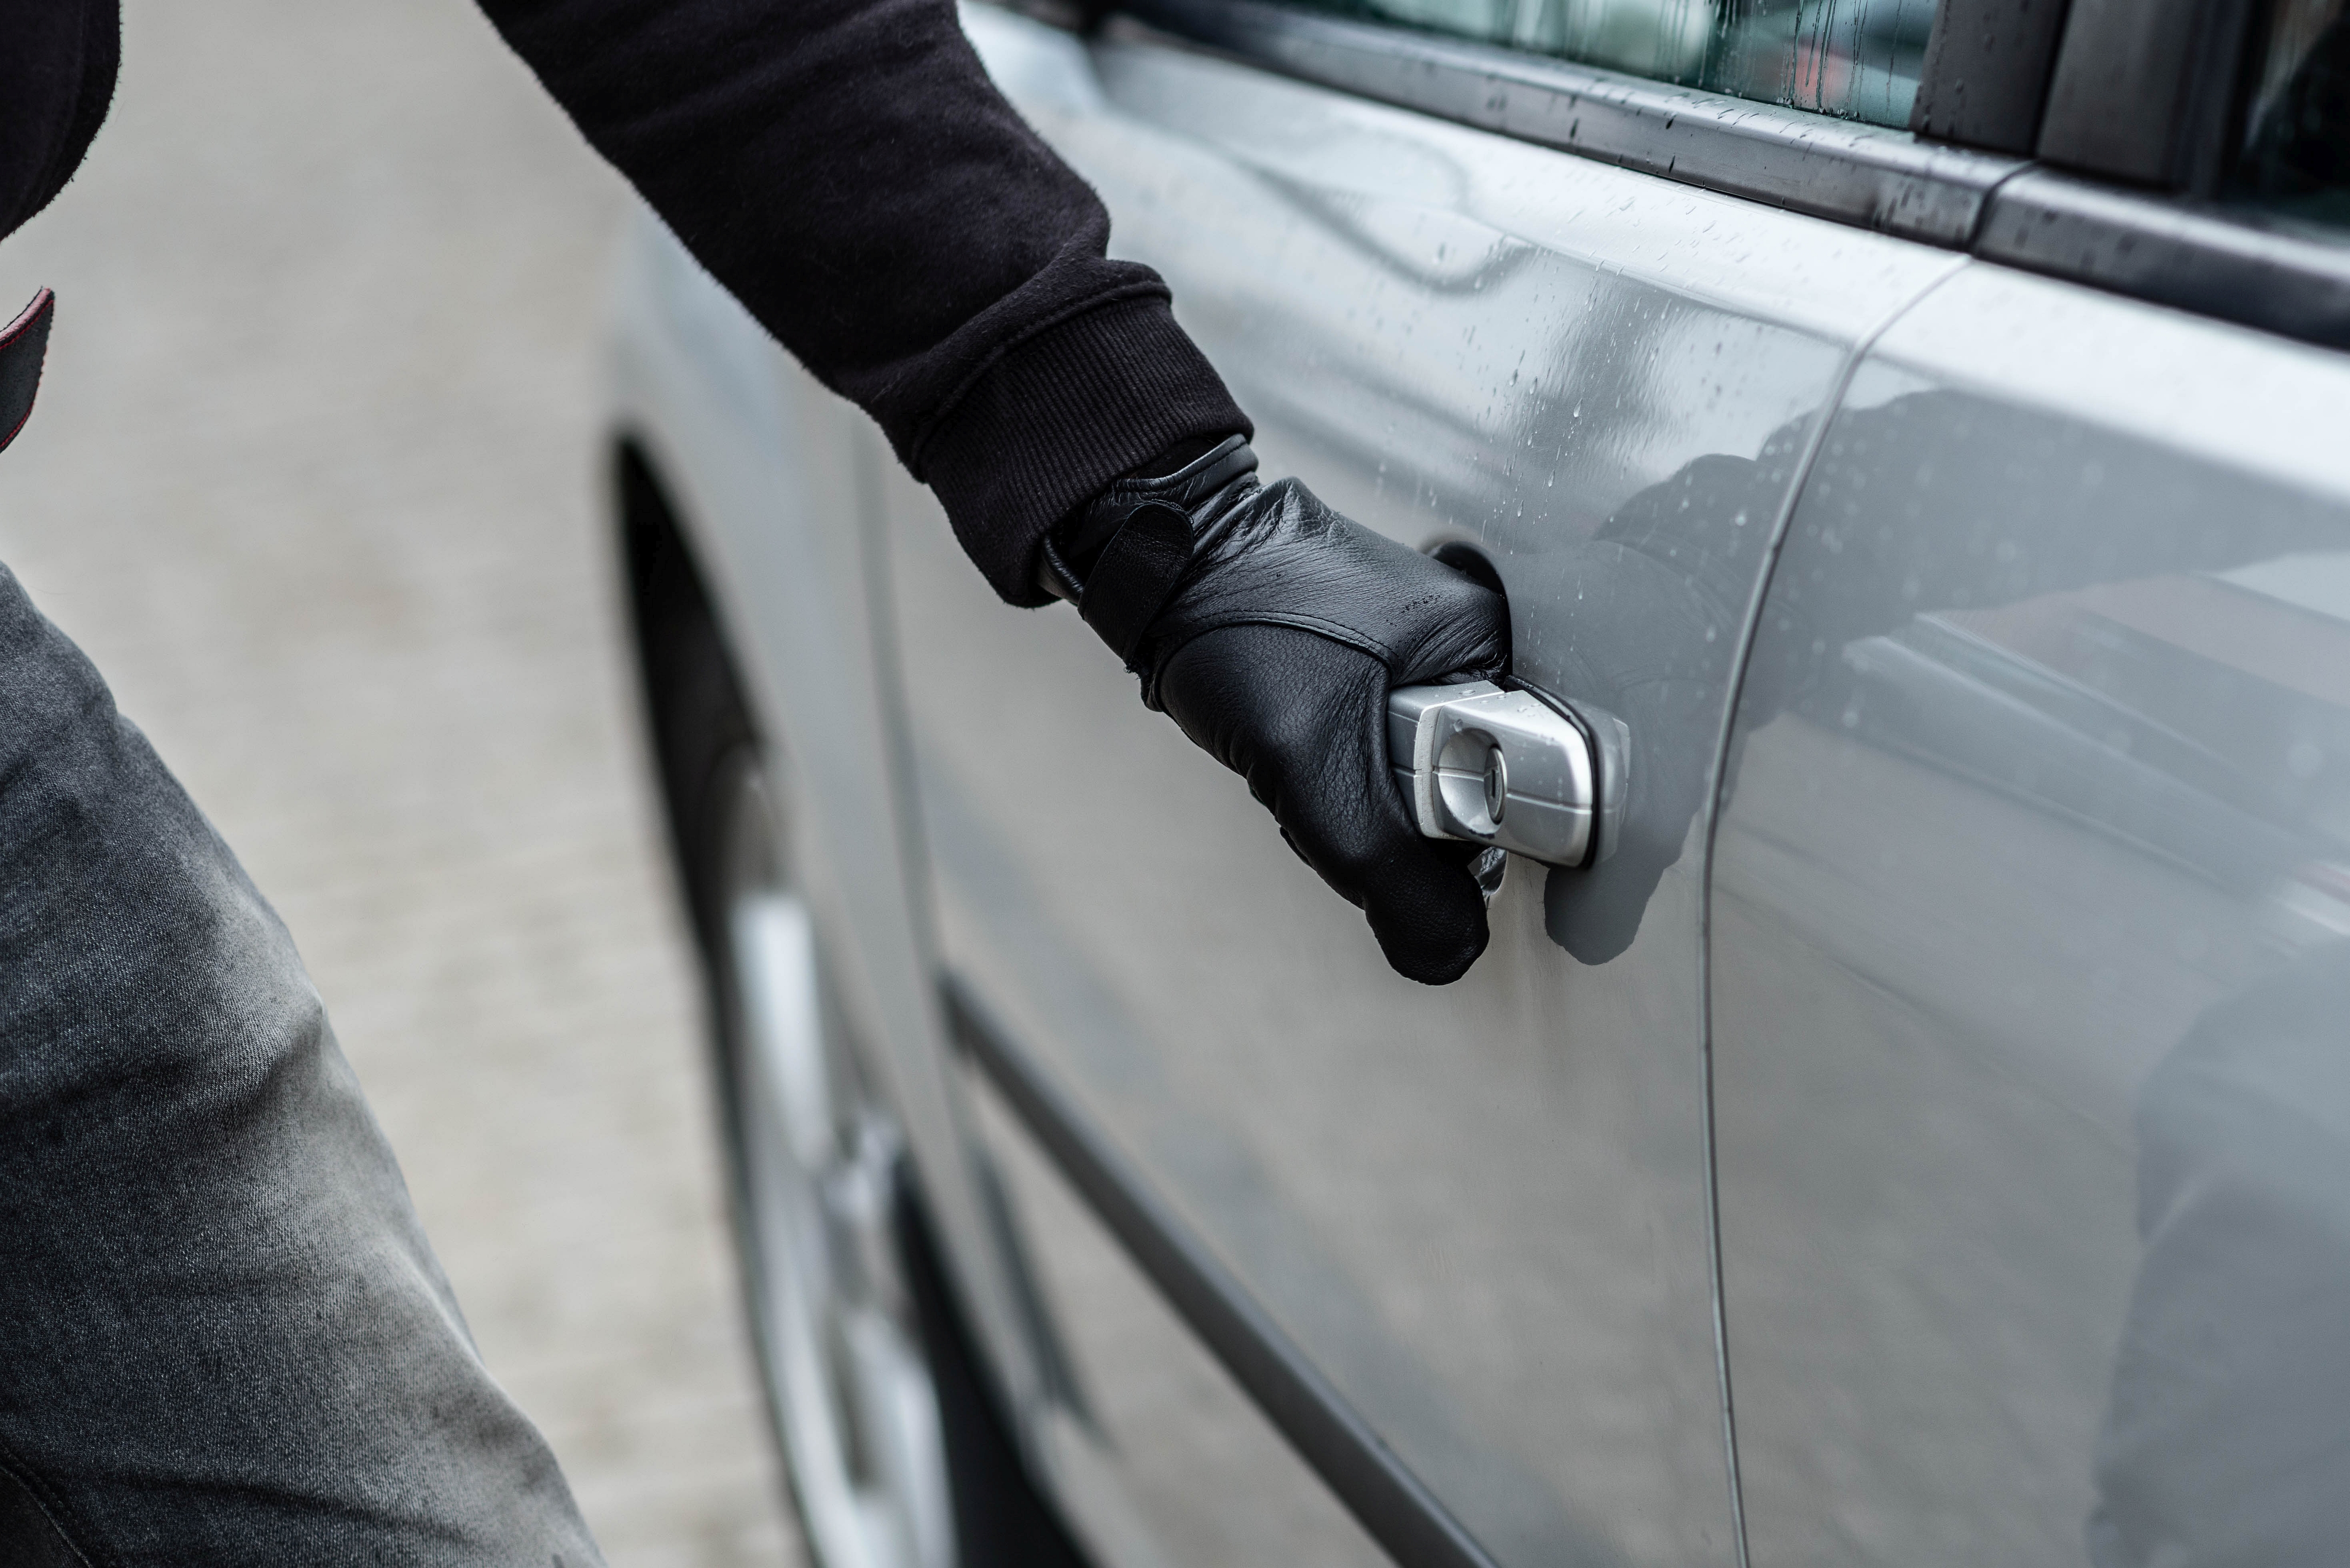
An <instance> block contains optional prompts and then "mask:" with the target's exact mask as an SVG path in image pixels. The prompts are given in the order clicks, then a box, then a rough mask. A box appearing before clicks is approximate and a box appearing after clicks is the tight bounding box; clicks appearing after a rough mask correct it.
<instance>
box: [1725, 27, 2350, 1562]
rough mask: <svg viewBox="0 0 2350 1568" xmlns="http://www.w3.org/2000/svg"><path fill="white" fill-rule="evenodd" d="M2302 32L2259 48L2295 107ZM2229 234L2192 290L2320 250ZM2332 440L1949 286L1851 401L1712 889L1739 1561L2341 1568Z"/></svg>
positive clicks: (2313, 407)
mask: <svg viewBox="0 0 2350 1568" xmlns="http://www.w3.org/2000/svg"><path fill="white" fill-rule="evenodd" d="M2325 9H2326V8H2324V7H2319V8H2314V9H2313V8H2299V7H2283V8H2281V9H2280V12H2279V17H2280V25H2279V26H2278V27H2277V28H2276V29H2274V30H2273V32H2272V35H2271V36H2272V37H2275V38H2278V39H2281V40H2282V45H2281V47H2284V46H2293V47H2298V48H2299V49H2300V50H2302V51H2303V52H2304V55H2305V53H2306V51H2308V50H2309V49H2310V47H2311V45H2312V41H2313V40H2314V39H2315V38H2318V37H2320V36H2324V34H2325V31H2326V26H2325V24H2326V23H2327V22H2328V21H2329V20H2331V22H2332V25H2333V29H2334V32H2333V38H2334V44H2333V48H2334V61H2335V62H2336V66H2335V68H2336V69H2337V71H2338V68H2339V62H2340V61H2341V60H2342V58H2343V57H2344V55H2345V49H2344V48H2343V47H2342V45H2343V43H2344V39H2343V36H2342V30H2341V25H2340V21H2339V16H2340V7H2339V5H2335V6H2334V7H2332V8H2331V13H2330V16H2327V15H2321V14H2320V13H2322V12H2324V11H2325ZM2287 24H2290V26H2287ZM2299 64H2300V62H2299V61H2296V60H2293V59H2288V60H2286V61H2285V62H2283V64H2282V67H2278V68H2275V69H2272V71H2270V72H2269V73H2268V74H2267V75H2266V76H2262V77H2257V78H2255V80H2256V82H2257V83H2258V84H2259V88H2260V90H2261V91H2262V92H2263V93H2267V94H2272V95H2282V97H2283V98H2286V99H2290V98H2291V97H2292V93H2293V88H2292V83H2293V79H2294V78H2295V71H2296V68H2297V67H2298V65H2299ZM2336 79H2338V77H2337V78H2336ZM2341 101H2342V100H2341V99H2339V97H2338V96H2336V97H2334V98H2333V99H2330V100H2325V101H2322V102H2321V104H2320V109H2321V116H2320V118H2319V119H2317V120H2316V121H2315V122H2314V123H2313V124H2310V125H2307V126H2305V127H2304V128H2303V129H2304V130H2305V131H2306V132H2307V133H2308V134H2310V135H2311V136H2312V137H2313V138H2330V139H2331V145H2332V146H2333V147H2334V148H2337V149H2338V148H2339V147H2340V146H2341V145H2342V140H2341V138H2342V136H2343V135H2344V133H2345V127H2344V126H2343V125H2342V124H2341V123H2340V122H2339V120H2338V119H2334V120H2328V119H2324V118H2323V115H2326V114H2330V115H2335V116H2338V115H2339V113H2340V112H2341ZM2250 122H2251V125H2252V127H2253V128H2254V131H2255V138H2254V145H2253V148H2252V149H2251V151H2253V152H2254V153H2256V154H2257V155H2258V159H2269V160H2273V159H2274V158H2276V157H2278V156H2280V154H2279V151H2278V144H2279V141H2280V137H2279V136H2278V135H2277V134H2275V127H2274V126H2273V124H2270V125H2269V126H2268V128H2267V130H2262V124H2263V116H2262V114H2260V113H2257V112H2256V113H2254V114H2253V115H2251V117H2250ZM2263 138H2264V140H2263ZM2258 159H2255V160H2250V161H2248V163H2249V164H2250V165H2251V166H2250V167H2249V168H2248V170H2247V172H2246V176H2245V177H2246V179H2247V180H2251V181H2255V182H2256V181H2257V179H2258V178H2259V177H2260V174H2261V170H2260V167H2259V165H2258ZM2033 178H2034V179H2038V178H2040V177H2038V176H2034V177H2033ZM2336 180H2337V183H2336V184H2334V186H2332V187H2327V186H2326V185H2324V182H2323V181H2322V180H2318V181H2313V180H2304V181H2302V182H2299V183H2297V184H2294V185H2293V186H2291V187H2290V189H2289V192H2288V194H2290V195H2291V196H2292V198H2293V200H2294V202H2296V203H2298V204H2299V205H2300V206H2301V208H2302V210H2303V213H2306V214H2309V215H2312V216H2317V217H2324V216H2327V215H2329V214H2330V215H2331V216H2332V217H2333V218H2334V221H2338V219H2339V216H2340V214H2341V213H2342V212H2343V207H2342V197H2343V193H2344V192H2343V191H2342V189H2341V187H2340V185H2339V183H2338V180H2339V176H2338V174H2337V175H2336ZM2071 189H2074V190H2076V191H2077V190H2080V189H2085V187H2078V186H2076V187H2072V188H2071ZM2239 194H2240V195H2241V197H2242V199H2243V200H2244V202H2245V203H2246V204H2245V205H2243V206H2241V207H2239V208H2237V209H2235V212H2234V214H2233V218H2232V221H2233V222H2234V223H2235V224H2236V226H2235V227H2233V228H2232V229H2230V228H2228V227H2226V226H2223V225H2222V224H2221V223H2220V222H2219V221H2218V220H2217V219H2213V220H2210V222H2211V223H2212V227H2211V228H2210V230H2209V231H2206V232H2207V233H2208V234H2209V241H2208V244H2209V245H2210V254H2222V253H2223V252H2228V251H2232V252H2233V253H2235V254H2246V253H2249V254H2269V255H2279V254H2282V247H2285V246H2287V245H2289V244H2310V245H2314V246H2321V247H2322V246H2325V245H2329V244H2330V245H2332V246H2333V247H2334V249H2333V252H2332V254H2333V255H2334V256H2335V257H2337V258H2339V257H2341V256H2342V255H2343V254H2344V253H2343V251H2342V249H2341V245H2340V240H2339V237H2338V236H2336V237H2334V238H2329V237H2328V236H2327V235H2326V234H2325V232H2324V231H2323V230H2322V229H2317V228H2307V229H2299V230H2296V229H2293V228H2290V227H2285V226H2280V225H2281V224H2282V223H2284V222H2285V220H2283V218H2282V213H2280V212H2279V208H2280V207H2281V206H2282V202H2278V203H2275V204H2273V205H2267V204H2265V203H2264V202H2263V198H2264V196H2265V195H2266V192H2262V191H2260V190H2258V189H2251V190H2241V191H2240V192H2239ZM2033 199H2035V200H2037V199H2038V198H2033ZM2067 199H2070V198H2067ZM2098 199H2099V200H2105V201H2108V202H2118V203H2119V204H2120V205H2121V206H2123V207H2126V205H2127V204H2128V203H2129V202H2138V203H2141V204H2142V205H2144V206H2146V207H2147V209H2148V211H2149V213H2151V214H2152V217H2153V218H2154V219H2155V220H2158V221H2160V222H2163V223H2170V224H2173V225H2174V233H2178V232H2179V231H2177V230H2176V228H2175V225H2176V224H2177V223H2178V219H2177V216H2176V213H2175V211H2173V210H2170V209H2167V208H2165V207H2163V206H2162V205H2161V204H2160V203H2159V202H2157V201H2156V200H2155V199H2154V198H2151V197H2147V196H2144V195H2137V196H2127V197H2099V198H2098ZM2255 202H2263V204H2262V205H2255V204H2254V203H2255ZM2264 205H2265V210H2263V206H2264ZM2174 243H2177V242H2174ZM2316 260H2317V262H2318V263H2319V265H2334V266H2336V267H2337V268H2339V267H2340V266H2341V265H2342V263H2341V262H2340V261H2339V260H2335V261H2334V262H2332V263H2330V264H2328V263H2327V262H2326V261H2325V257H2324V255H2323V254H2318V255H2317V256H2316ZM2207 265H2208V260H2207ZM2345 410H2350V356H2345V354H2344V353H2343V352H2342V351H2341V350H2340V349H2339V348H2316V347H2312V346H2308V345H2305V344H2302V343H2296V342H2293V341H2290V340H2288V339H2286V338H2284V337H2275V336H2267V335H2263V334H2260V333H2256V332H2252V331H2250V330H2247V329H2244V328H2241V327H2231V326H2224V325H2221V324H2219V323H2216V322H2212V321H2209V320H2201V319H2198V318H2196V317H2192V316H2189V315H2185V314H2180V313H2178V312H2175V311H2171V310H2167V309H2161V308H2157V307H2155V306H2149V305H2145V304H2141V303H2138V302H2137V301H2134V300H2129V299H2124V298H2119V297H2116V296H2112V295H2105V294H2099V293H2096V292H2094V291H2091V290H2089V289H2086V288H2083V287H2080V286H2075V285H2073V284H2068V283H2063V282H2057V281H2054V280H2049V279H2044V278H2039V277H2033V276H2029V275H2024V274H2022V273H2020V272H2014V271H2010V270H2007V269H2004V268H2000V267H1993V266H1988V265H1975V266H1971V267H1970V269H1969V270H1968V271H1966V272H1965V273H1963V274H1961V275H1958V276H1955V277H1953V278H1952V279H1950V281H1949V282H1947V283H1945V284H1944V285H1942V286H1940V287H1939V288H1938V289H1936V290H1935V291H1934V292H1933V293H1932V294H1931V295H1930V296H1928V297H1927V298H1926V299H1925V300H1924V301H1923V302H1922V303H1921V304H1920V305H1918V306H1917V307H1915V308H1914V309H1913V310H1911V311H1910V312H1909V313H1908V314H1907V315H1905V316H1904V317H1902V318H1901V319H1900V320H1898V322H1896V323H1895V324H1894V325H1893V326H1892V327H1890V328H1889V329H1888V330H1887V333H1886V334H1885V335H1884V337H1882V338H1881V339H1879V340H1878V341H1877V344H1876V345H1875V347H1874V348H1872V350H1871V351H1870V353H1869V355H1868V358H1867V359H1866V363H1865V364H1864V365H1863V366H1862V368H1861V369H1859V371H1858V372H1857V373H1856V376H1855V377H1854V379H1853V382H1852V385H1851V388H1850V389H1849V391H1848V393H1847V394H1846V398H1845V399H1844V401H1843V404H1842V407H1841V409H1840V410H1839V411H1838V413H1837V415H1836V418H1835V422H1834V424H1833V425H1832V426H1831V428H1830V429H1829V431H1828V432H1827V435H1826V439H1825V442H1824V443H1823V446H1822V449H1821V452H1820V455H1819V459H1818V462H1817V463H1816V465H1815V467H1814V470H1813V472H1812V473H1811V476H1810V478H1809V480H1808V481H1807V483H1806V484H1805V486H1804V492H1803V494H1802V497H1801V501H1800V503H1799V504H1798V505H1797V507H1796V509H1795V512H1794V517H1793V520H1792V525H1791V527H1790V529H1789V531H1788V534H1787V538H1786V543H1785V545H1784V550H1783V556H1782V558H1781V560H1780V562H1779V564H1778V566H1777V568H1776V571H1775V573H1774V575H1773V580H1772V584H1771V587H1770V590H1769V594H1768V597H1767V600H1766V602H1765V605H1764V608H1763V615H1762V617H1761V620H1760V624H1759V630H1758V636H1757V639H1756V642H1755V645H1754V648H1753V651H1752V667H1751V669H1750V670H1749V672H1748V675H1747V677H1746V680H1745V682H1744V688H1743V694H1742V698H1741V701H1740V704H1739V711H1738V716H1737V723H1736V730H1735V733H1734V738H1733V741H1732V745H1731V756H1730V761H1729V770H1730V784H1729V787H1728V789H1727V792H1726V801H1725V804H1724V805H1723V808H1722V813H1721V825H1720V830H1719V839H1718V843H1717V846H1716V852H1715V857H1714V875H1713V884H1712V900H1711V902H1712V910H1713V923H1712V931H1713V938H1712V948H1711V957H1712V981H1711V996H1712V1001H1713V1016H1714V1032H1715V1033H1714V1054H1715V1073H1716V1085H1715V1086H1716V1095H1717V1108H1716V1116H1717V1126H1718V1132H1719V1149H1718V1161H1719V1166H1718V1168H1719V1180H1720V1187H1721V1244H1722V1269H1723V1289H1724V1313H1725V1321H1726V1324H1727V1341H1728V1348H1729V1365H1730V1368H1731V1388H1732V1394H1733V1403H1734V1407H1735V1409H1736V1426H1737V1452H1738V1462H1739V1468H1740V1473H1741V1477H1742V1493H1743V1500H1744V1508H1745V1516H1746V1520H1747V1522H1748V1527H1749V1540H1750V1547H1751V1554H1752V1562H1753V1563H1756V1564H1758V1565H1760V1568H1771V1565H1774V1564H1798V1563H1800V1564H1804V1565H1806V1568H1814V1565H1827V1564H1838V1563H1892V1562H1898V1563H1905V1564H1915V1565H1921V1568H1922V1565H1930V1564H1936V1563H1986V1562H1996V1563H2015V1564H2027V1563H2085V1562H2086V1563H2096V1564H2099V1565H2100V1568H2120V1565H2124V1564H2142V1563H2251V1562H2259V1563H2280V1564H2282V1563H2323V1562H2333V1561H2338V1560H2339V1558H2340V1553H2341V1551H2342V1543H2343V1542H2344V1541H2345V1540H2350V1501H2345V1500H2350V1471H2345V1459H2344V1447H2343V1443H2344V1437H2343V1434H2344V1430H2345V1428H2344V1426H2343V1410H2344V1408H2345V1403H2350V1351H2345V1343H2344V1339H2343V1335H2342V1334H2341V1324H2342V1321H2343V1320H2342V1303H2343V1301H2344V1300H2345V1286H2350V1196H2345V1195H2350V958H2345V952H2350V949H2345V936H2350V901H2345V899H2350V879H2345V875H2344V873H2343V870H2342V867H2343V865H2344V862H2345V858H2350V852H2345V845H2346V844H2350V815H2345V803H2350V441H2345V439H2344V433H2343V432H2344V424H2343V419H2344V411H2345Z"/></svg>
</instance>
